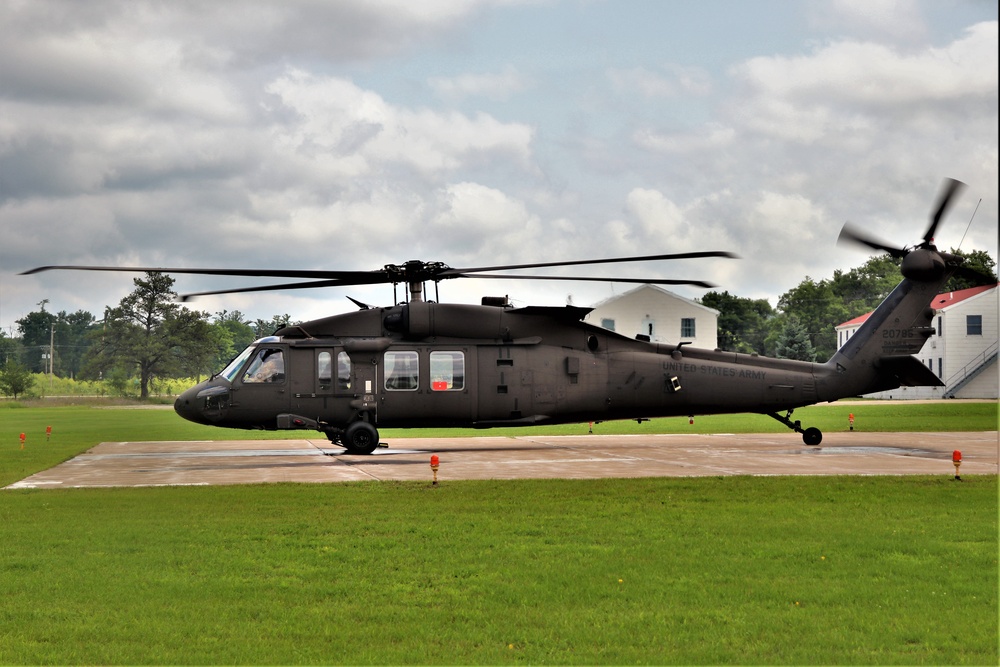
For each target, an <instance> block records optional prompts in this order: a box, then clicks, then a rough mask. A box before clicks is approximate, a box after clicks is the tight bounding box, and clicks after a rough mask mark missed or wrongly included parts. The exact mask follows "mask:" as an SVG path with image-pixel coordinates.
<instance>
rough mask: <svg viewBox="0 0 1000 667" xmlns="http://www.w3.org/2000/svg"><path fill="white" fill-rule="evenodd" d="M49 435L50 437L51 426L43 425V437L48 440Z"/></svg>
mask: <svg viewBox="0 0 1000 667" xmlns="http://www.w3.org/2000/svg"><path fill="white" fill-rule="evenodd" d="M51 437H52V427H51V426H46V427H45V439H46V440H48V439H49V438H51Z"/></svg>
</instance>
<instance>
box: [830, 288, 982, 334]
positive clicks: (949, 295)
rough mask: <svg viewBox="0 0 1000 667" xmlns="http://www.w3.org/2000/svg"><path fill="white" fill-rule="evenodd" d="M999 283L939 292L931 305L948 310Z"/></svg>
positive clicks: (861, 320) (858, 319) (859, 319)
mask: <svg viewBox="0 0 1000 667" xmlns="http://www.w3.org/2000/svg"><path fill="white" fill-rule="evenodd" d="M997 285H1000V283H997V284H995V285H980V286H979V287H970V288H968V289H962V290H958V291H957V292H942V293H941V294H938V295H937V296H936V297H934V298H933V299H931V302H930V304H929V305H930V306H931V307H932V308H934V309H935V310H948V309H949V308H951V307H952V306H957V305H958V304H960V303H962V302H963V301H967V300H968V299H971V298H972V297H974V296H978V295H980V294H982V293H983V292H989V291H990V290H991V289H996V287H997ZM872 312H875V311H872ZM871 314H872V313H871V312H869V313H865V314H864V315H859V316H858V317H855V318H854V319H853V320H847V321H846V322H841V323H840V324H838V325H837V326H836V327H834V328H835V329H840V328H841V327H854V326H859V325H861V324H864V322H865V320H867V319H868V317H869V316H870V315H871Z"/></svg>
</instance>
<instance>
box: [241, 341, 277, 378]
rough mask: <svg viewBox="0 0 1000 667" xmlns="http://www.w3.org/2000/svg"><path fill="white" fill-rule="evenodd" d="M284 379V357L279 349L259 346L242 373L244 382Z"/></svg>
mask: <svg viewBox="0 0 1000 667" xmlns="http://www.w3.org/2000/svg"><path fill="white" fill-rule="evenodd" d="M284 381H285V358H284V356H283V354H282V352H281V350H276V349H274V348H266V347H265V348H261V349H260V350H258V351H257V354H256V355H255V356H254V358H253V359H252V360H251V361H250V365H249V366H247V369H246V372H244V373H243V382H244V384H250V383H262V382H271V383H275V382H284Z"/></svg>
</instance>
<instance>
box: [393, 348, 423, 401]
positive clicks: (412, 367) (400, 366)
mask: <svg viewBox="0 0 1000 667" xmlns="http://www.w3.org/2000/svg"><path fill="white" fill-rule="evenodd" d="M419 383H420V373H419V370H418V365H417V353H416V352H410V351H405V352H386V353H385V388H386V389H388V390H389V391H415V390H416V389H417V386H419Z"/></svg>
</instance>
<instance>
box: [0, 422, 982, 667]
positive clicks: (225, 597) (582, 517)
mask: <svg viewBox="0 0 1000 667" xmlns="http://www.w3.org/2000/svg"><path fill="white" fill-rule="evenodd" d="M888 408H891V410H890V411H889V412H881V411H880V410H885V409H888ZM810 410H816V411H822V410H826V411H830V412H828V413H825V414H824V413H822V412H817V413H815V414H813V413H811V412H809V411H807V410H801V411H796V418H801V419H803V422H806V421H808V422H809V423H810V424H812V423H816V425H818V426H820V427H821V428H824V430H827V431H832V430H835V429H846V413H847V411H852V412H854V414H855V416H856V418H857V423H858V427H859V428H865V427H867V426H868V424H869V423H875V422H878V423H879V424H882V425H886V426H887V425H889V424H899V423H902V424H907V425H909V429H907V428H901V427H899V426H895V427H888V430H921V431H935V430H959V429H958V428H957V427H956V424H961V426H963V427H969V426H972V425H975V424H977V423H978V424H982V426H981V427H980V428H979V429H975V428H973V429H969V430H995V429H996V414H997V413H996V404H995V403H992V404H967V403H948V404H945V406H944V408H942V407H940V406H939V404H931V405H927V406H920V405H904V406H896V405H892V406H889V405H886V406H872V407H871V408H869V407H868V406H867V405H862V406H858V405H852V406H850V409H849V410H848V409H846V408H845V407H843V406H841V407H838V406H820V407H816V408H811V409H810ZM841 412H843V419H842V417H841V414H840V413H841ZM716 419H718V420H720V421H714V420H716ZM756 419H757V418H754V417H750V416H746V415H742V416H732V417H726V418H721V417H720V418H708V417H706V418H698V419H696V423H695V425H694V426H695V427H696V428H698V429H710V428H713V423H714V428H718V429H719V430H721V431H726V432H737V431H739V430H740V429H739V428H736V427H738V426H743V427H745V429H752V428H754V423H755V420H756ZM762 419H763V421H760V424H762V425H764V427H762V428H761V430H764V428H765V427H766V430H770V429H771V428H772V425H773V426H776V427H777V430H784V427H782V426H781V425H780V424H777V423H776V422H773V420H771V419H769V418H766V417H765V418H762ZM823 420H829V422H830V425H829V426H824V425H823V424H822V423H820V422H822V421H823ZM660 422H663V423H660ZM841 422H843V423H841ZM949 423H950V424H951V426H950V427H949ZM47 425H51V426H53V435H52V438H51V440H50V441H48V442H46V441H45V435H44V433H45V426H47ZM636 427H638V428H644V429H645V428H649V427H652V429H656V430H650V431H649V432H661V431H660V430H661V429H670V428H676V429H678V430H685V431H686V430H687V429H689V428H691V427H690V426H689V425H688V423H687V420H686V419H683V420H656V421H654V422H651V423H644V424H642V425H636V424H634V423H615V424H611V423H609V424H601V425H599V427H598V428H599V429H604V431H603V432H610V429H612V428H621V429H632V428H636ZM575 428H576V429H579V428H580V427H579V426H577V427H575ZM584 428H585V425H584ZM20 432H25V433H26V436H27V442H26V445H25V448H24V449H23V450H22V449H20V446H19V441H18V435H19V433H20ZM577 432H578V431H577ZM667 432H670V431H667ZM476 433H480V434H482V433H483V432H476ZM486 433H490V434H494V435H495V434H497V432H496V431H489V432H486ZM517 433H519V434H524V433H526V431H518V432H517ZM248 435H249V436H253V435H254V434H248V433H247V432H240V431H235V432H225V431H219V430H214V429H205V428H202V427H198V426H196V425H194V424H188V423H186V422H183V421H182V420H180V419H179V418H177V417H176V416H174V415H173V414H172V412H170V411H164V410H144V409H128V408H114V409H101V408H98V407H94V406H70V407H58V408H38V407H16V406H11V405H7V406H2V405H0V437H2V438H3V441H2V442H0V484H7V483H10V482H12V481H15V480H17V479H21V478H23V477H24V476H26V475H27V474H30V473H31V472H35V471H36V470H40V469H44V468H46V467H49V466H51V465H54V464H55V463H58V462H59V461H61V460H65V459H67V458H69V457H71V456H73V455H75V454H77V453H79V452H81V451H85V450H86V449H88V448H89V447H91V446H93V445H94V444H96V443H97V442H99V441H102V440H115V441H131V440H152V439H166V440H182V439H206V438H214V439H221V438H223V437H237V438H245V437H248ZM290 435H292V436H293V437H302V436H303V435H305V434H304V433H302V432H299V433H292V434H290ZM383 435H385V436H386V437H390V436H396V435H401V434H396V433H391V434H390V433H386V434H383ZM414 435H427V433H426V432H419V433H414ZM274 436H275V434H273V433H270V434H260V437H274ZM963 479H964V480H965V481H963V482H961V483H958V482H954V481H952V480H951V479H950V477H948V476H946V475H942V476H940V477H937V478H928V477H808V478H806V477H798V478H796V477H789V478H780V477H729V478H709V479H685V478H670V479H637V480H556V481H534V480H523V481H503V482H498V481H480V482H450V483H448V484H443V485H441V486H439V487H431V486H429V485H427V484H422V483H362V484H357V483H353V484H341V485H291V484H289V485H284V484H279V485H259V486H238V487H218V488H206V487H174V488H146V489H78V490H63V491H39V490H26V491H2V492H0V526H3V538H2V540H0V587H2V590H3V591H4V595H3V597H2V600H0V663H2V664H83V663H87V664H95V663H101V664H275V663H284V664H303V663H310V664H316V663H327V664H331V663H334V664H386V663H397V664H418V663H419V664H442V663H446V664H460V663H465V664H471V663H478V664H513V663H561V664H612V663H615V664H621V663H644V664H668V663H670V664H705V663H713V664H718V663H738V664H817V663H826V664H984V665H985V664H990V665H991V664H996V663H997V661H998V647H997V636H998V621H997V609H998V600H997V590H998V577H997V568H998V564H997V552H998V535H997V513H998V506H997V478H996V477H995V476H990V477H977V476H968V475H963Z"/></svg>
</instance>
